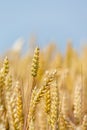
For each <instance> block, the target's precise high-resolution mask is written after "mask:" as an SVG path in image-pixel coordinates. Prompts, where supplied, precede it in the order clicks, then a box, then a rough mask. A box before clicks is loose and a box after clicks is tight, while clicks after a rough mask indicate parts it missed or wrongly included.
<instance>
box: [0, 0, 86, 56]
mask: <svg viewBox="0 0 87 130" xmlns="http://www.w3.org/2000/svg"><path fill="white" fill-rule="evenodd" d="M68 39H69V40H71V41H72V44H73V46H74V48H75V49H76V50H78V51H79V50H80V48H81V46H82V45H83V44H86V42H87V0H72V1H69V0H43V1H41V0H15V1H12V0H8V1H5V0H2V1H0V54H2V53H4V52H5V51H7V50H9V49H10V48H12V47H14V48H15V46H16V45H17V43H18V42H20V44H21V42H23V43H24V48H28V47H29V42H30V41H31V40H34V41H35V42H36V43H37V44H38V45H39V46H40V47H44V46H46V45H47V44H49V43H50V42H54V43H56V44H57V45H58V48H59V49H60V50H61V51H62V52H63V51H64V49H65V46H66V43H67V41H68Z"/></svg>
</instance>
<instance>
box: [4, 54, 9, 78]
mask: <svg viewBox="0 0 87 130" xmlns="http://www.w3.org/2000/svg"><path fill="white" fill-rule="evenodd" d="M8 73H9V60H8V57H7V56H6V57H5V59H4V63H3V74H4V76H7V74H8Z"/></svg>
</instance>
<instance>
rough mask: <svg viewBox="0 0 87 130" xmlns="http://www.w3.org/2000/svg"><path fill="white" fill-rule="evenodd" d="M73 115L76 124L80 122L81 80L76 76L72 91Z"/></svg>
mask: <svg viewBox="0 0 87 130" xmlns="http://www.w3.org/2000/svg"><path fill="white" fill-rule="evenodd" d="M74 117H75V121H76V124H81V119H82V80H81V77H78V79H77V81H76V85H75V91H74Z"/></svg>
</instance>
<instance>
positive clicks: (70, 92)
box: [0, 43, 87, 130]
mask: <svg viewBox="0 0 87 130" xmlns="http://www.w3.org/2000/svg"><path fill="white" fill-rule="evenodd" d="M0 130H87V47H83V49H82V51H81V53H77V51H76V50H75V49H74V48H73V47H72V45H71V44H70V43H68V44H67V47H66V53H65V54H62V53H61V52H60V51H59V50H57V49H56V45H55V44H50V45H49V46H47V47H45V49H40V48H39V47H38V46H36V47H34V48H33V46H32V47H31V50H29V51H28V52H26V53H25V54H24V55H23V56H22V55H21V52H20V51H13V50H10V51H8V52H6V53H5V54H4V56H2V58H0Z"/></svg>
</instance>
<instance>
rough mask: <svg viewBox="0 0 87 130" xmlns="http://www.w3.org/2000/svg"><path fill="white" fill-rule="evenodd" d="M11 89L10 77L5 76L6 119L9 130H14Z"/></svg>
mask: <svg viewBox="0 0 87 130" xmlns="http://www.w3.org/2000/svg"><path fill="white" fill-rule="evenodd" d="M11 89H12V77H11V76H7V77H6V80H5V106H6V110H7V119H8V123H9V129H10V130H15V126H14V119H13V112H12V107H11V98H12V96H11Z"/></svg>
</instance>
